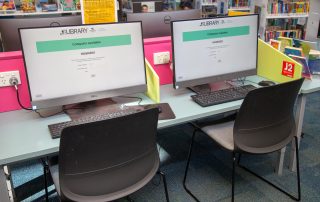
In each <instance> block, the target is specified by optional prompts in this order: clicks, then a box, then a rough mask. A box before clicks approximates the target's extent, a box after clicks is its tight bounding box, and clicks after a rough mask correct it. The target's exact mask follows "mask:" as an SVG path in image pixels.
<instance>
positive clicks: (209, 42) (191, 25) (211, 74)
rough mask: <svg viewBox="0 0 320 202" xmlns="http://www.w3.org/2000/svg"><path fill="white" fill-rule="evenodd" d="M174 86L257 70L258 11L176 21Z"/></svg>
mask: <svg viewBox="0 0 320 202" xmlns="http://www.w3.org/2000/svg"><path fill="white" fill-rule="evenodd" d="M172 40H173V42H172V44H173V70H174V87H175V88H179V87H191V86H195V85H200V84H206V83H212V82H216V81H223V80H228V79H234V78H239V77H244V76H248V75H254V74H256V67H257V46H258V15H247V16H237V17H219V18H211V19H201V20H188V21H176V22H172Z"/></svg>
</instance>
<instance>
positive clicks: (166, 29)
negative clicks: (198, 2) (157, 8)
mask: <svg viewBox="0 0 320 202" xmlns="http://www.w3.org/2000/svg"><path fill="white" fill-rule="evenodd" d="M199 18H201V10H199V9H190V10H181V11H163V12H156V13H128V14H127V21H128V22H131V21H142V27H143V37H144V38H153V37H161V36H170V35H171V27H170V22H171V21H174V20H187V19H199Z"/></svg>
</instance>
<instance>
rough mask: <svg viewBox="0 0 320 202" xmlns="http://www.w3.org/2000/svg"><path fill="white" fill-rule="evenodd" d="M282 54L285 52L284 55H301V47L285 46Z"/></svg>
mask: <svg viewBox="0 0 320 202" xmlns="http://www.w3.org/2000/svg"><path fill="white" fill-rule="evenodd" d="M284 54H286V55H296V56H303V54H302V49H301V48H295V47H291V46H286V47H285V48H284Z"/></svg>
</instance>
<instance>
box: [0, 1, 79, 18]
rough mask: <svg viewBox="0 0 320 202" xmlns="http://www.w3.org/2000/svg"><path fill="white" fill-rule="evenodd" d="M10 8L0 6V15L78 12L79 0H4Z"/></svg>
mask: <svg viewBox="0 0 320 202" xmlns="http://www.w3.org/2000/svg"><path fill="white" fill-rule="evenodd" d="M6 1H10V2H12V3H11V6H10V8H9V9H8V8H5V9H3V7H2V6H1V5H2V4H1V2H0V16H2V17H3V16H38V15H57V14H77V13H80V12H81V11H80V0H6Z"/></svg>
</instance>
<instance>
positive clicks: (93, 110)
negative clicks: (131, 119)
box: [64, 97, 135, 120]
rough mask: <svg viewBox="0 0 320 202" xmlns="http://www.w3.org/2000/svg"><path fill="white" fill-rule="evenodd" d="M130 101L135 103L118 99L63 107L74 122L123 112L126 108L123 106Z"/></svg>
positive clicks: (129, 99)
mask: <svg viewBox="0 0 320 202" xmlns="http://www.w3.org/2000/svg"><path fill="white" fill-rule="evenodd" d="M132 101H135V99H132V100H131V98H123V99H121V98H120V97H116V98H106V99H101V100H94V101H88V102H83V103H78V104H70V105H65V106H64V109H66V111H65V112H66V114H67V115H69V116H70V118H71V119H72V120H76V119H80V118H83V117H87V116H93V115H98V114H105V113H112V112H117V111H121V110H125V109H126V108H127V107H126V106H125V104H126V103H129V102H132Z"/></svg>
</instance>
